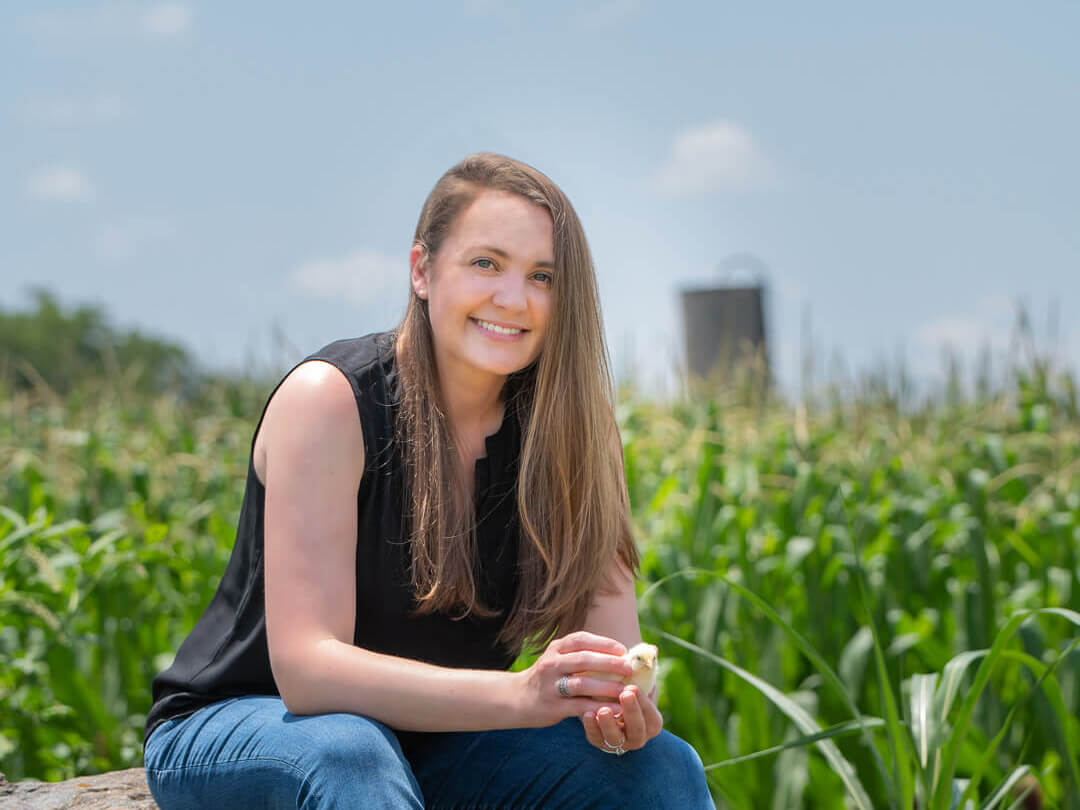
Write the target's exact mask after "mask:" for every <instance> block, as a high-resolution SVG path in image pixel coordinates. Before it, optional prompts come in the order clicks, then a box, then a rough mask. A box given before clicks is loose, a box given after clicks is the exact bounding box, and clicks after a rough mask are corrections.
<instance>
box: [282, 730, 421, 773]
mask: <svg viewBox="0 0 1080 810" xmlns="http://www.w3.org/2000/svg"><path fill="white" fill-rule="evenodd" d="M312 721H314V722H312ZM285 722H286V723H287V724H290V723H296V724H297V725H298V727H299V729H302V733H301V735H299V739H301V740H302V741H303V745H302V748H301V751H299V752H298V754H299V757H298V761H297V765H298V766H299V767H300V768H301V769H303V770H304V771H305V772H307V773H308V774H309V776H314V777H316V778H318V779H320V780H322V781H335V782H340V783H342V784H348V783H353V784H357V783H361V784H362V783H367V782H370V781H372V780H377V779H381V778H384V777H385V776H386V775H388V774H392V773H395V772H401V771H407V770H408V767H409V766H408V763H407V761H406V759H405V756H404V754H402V752H401V746H400V744H399V743H398V740H397V737H396V736H395V735H394V733H393V732H392V731H391V730H390V729H389V728H387V727H386V726H385V725H383V724H382V723H380V722H378V721H377V720H372V719H371V718H368V717H361V716H358V715H355V714H347V713H337V714H323V715H317V716H313V717H294V716H290V717H289V718H288V719H286V721H285Z"/></svg>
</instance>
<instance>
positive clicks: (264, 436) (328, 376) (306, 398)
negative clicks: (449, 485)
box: [255, 359, 364, 483]
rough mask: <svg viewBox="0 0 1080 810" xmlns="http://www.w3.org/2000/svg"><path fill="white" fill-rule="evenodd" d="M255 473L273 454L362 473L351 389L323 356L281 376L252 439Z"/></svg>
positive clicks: (262, 476) (262, 469) (361, 446)
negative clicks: (331, 464)
mask: <svg viewBox="0 0 1080 810" xmlns="http://www.w3.org/2000/svg"><path fill="white" fill-rule="evenodd" d="M255 454H256V472H259V473H260V476H259V477H260V479H261V480H262V481H263V482H264V483H265V481H266V476H265V474H264V472H265V470H266V468H267V466H268V465H269V464H271V463H272V461H273V459H274V458H286V459H297V458H300V457H309V458H310V457H311V456H315V457H317V458H319V459H321V460H322V461H324V462H326V463H333V462H335V461H336V462H337V463H339V464H341V465H344V466H345V467H346V468H351V467H353V466H356V469H355V470H354V472H355V474H356V475H357V476H359V475H360V474H362V472H363V459H364V442H363V432H362V426H361V424H360V414H359V412H358V411H357V407H356V399H355V397H354V395H353V387H352V383H351V382H350V380H349V379H348V378H347V377H346V376H345V374H344V372H343V371H342V370H341V369H340V368H338V367H336V366H335V365H333V364H332V363H330V362H328V361H324V360H318V359H315V360H306V361H304V362H303V363H301V364H300V365H298V366H297V367H296V368H294V369H293V370H292V371H291V372H289V374H288V376H286V377H285V379H284V380H282V382H281V384H280V385H279V386H278V388H277V390H276V391H275V392H274V394H273V396H272V397H271V398H270V402H269V403H268V405H267V407H266V414H265V416H264V417H263V423H262V426H261V428H260V429H259V435H258V437H257V438H256V448H255Z"/></svg>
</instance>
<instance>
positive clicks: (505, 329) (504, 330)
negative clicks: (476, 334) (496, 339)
mask: <svg viewBox="0 0 1080 810" xmlns="http://www.w3.org/2000/svg"><path fill="white" fill-rule="evenodd" d="M472 320H473V322H474V323H475V324H476V325H477V326H479V327H480V328H481V329H486V330H487V331H489V332H493V333H494V334H496V335H520V334H521V333H522V332H527V331H529V330H527V329H518V328H516V327H513V326H499V325H498V324H497V323H492V322H491V321H484V320H481V319H480V318H473V319H472Z"/></svg>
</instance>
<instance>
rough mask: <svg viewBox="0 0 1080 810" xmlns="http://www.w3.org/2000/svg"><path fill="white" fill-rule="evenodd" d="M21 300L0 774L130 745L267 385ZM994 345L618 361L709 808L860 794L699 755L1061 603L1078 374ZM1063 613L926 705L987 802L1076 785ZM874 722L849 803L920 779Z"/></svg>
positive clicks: (651, 570)
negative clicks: (815, 371)
mask: <svg viewBox="0 0 1080 810" xmlns="http://www.w3.org/2000/svg"><path fill="white" fill-rule="evenodd" d="M36 306H37V309H36V311H34V312H30V313H22V314H15V313H0V616H2V620H0V771H3V772H4V773H5V774H6V775H7V777H8V778H9V779H12V780H14V779H21V778H26V777H34V778H40V779H47V780H54V779H60V778H66V777H70V776H73V775H76V774H85V773H91V772H97V771H101V770H106V769H111V768H122V767H130V766H134V765H138V764H140V762H141V742H142V725H143V721H144V718H145V714H146V711H147V710H148V708H149V705H150V681H151V679H152V677H153V676H154V674H155V673H156V672H158V671H159V670H160V669H162V668H163V667H165V666H167V665H168V663H169V662H170V661H171V658H172V655H173V654H174V652H175V650H176V648H177V646H178V645H179V643H180V641H181V640H182V639H183V637H184V636H185V635H186V633H187V632H188V631H189V630H190V628H191V627H192V625H193V624H194V622H195V621H196V620H197V618H198V617H199V616H200V615H201V613H202V610H203V609H204V607H205V606H206V604H207V603H208V602H209V599H210V596H211V594H212V593H213V591H214V589H215V587H216V585H217V582H218V580H219V578H220V576H221V573H222V572H223V570H224V567H225V563H226V560H227V558H228V555H229V552H230V549H231V546H232V542H233V539H234V536H235V523H236V518H237V515H238V512H239V507H240V501H241V496H242V489H243V484H244V470H245V469H246V465H247V461H248V453H249V450H250V441H251V434H252V430H253V428H254V425H255V421H256V420H257V418H258V416H259V413H260V411H261V408H262V405H263V403H264V399H265V397H266V396H267V395H268V394H269V392H270V390H271V388H272V386H273V384H274V383H275V382H276V379H275V378H272V377H268V378H265V379H245V378H239V377H233V378H226V377H223V376H213V375H208V374H206V373H203V372H201V371H199V370H198V369H197V368H196V366H195V364H194V363H193V362H192V360H191V358H190V356H189V355H188V354H187V353H186V352H185V351H184V350H183V349H182V348H180V347H178V346H174V345H171V344H169V343H168V342H166V341H160V340H157V339H153V338H148V337H146V336H143V335H139V334H137V333H130V332H128V333H124V332H121V331H119V330H116V329H114V328H113V327H111V326H110V325H109V324H108V321H107V319H106V318H105V316H104V314H103V312H102V311H101V310H99V309H95V308H87V307H83V308H79V309H76V310H73V311H68V312H65V311H63V310H62V309H61V308H60V307H59V306H58V305H57V303H56V301H55V299H53V298H52V297H51V296H49V295H48V294H47V293H44V292H43V293H41V294H40V295H39V296H38V298H37V299H36ZM1023 326H1024V322H1023V319H1021V322H1020V327H1021V331H1023ZM1029 342H1030V341H1029ZM1007 372H1008V373H1007V374H1006V375H1004V377H1003V378H1002V380H1001V381H1000V382H999V383H997V384H992V383H990V382H989V381H988V380H986V379H983V380H979V379H976V380H975V381H973V383H974V384H972V385H968V384H967V381H965V380H962V379H960V378H959V373H960V372H959V369H958V368H957V367H956V366H955V365H954V366H953V367H952V374H951V376H950V377H949V378H948V379H947V380H946V384H945V386H944V387H943V388H942V389H941V390H940V391H939V392H938V393H937V394H936V395H927V396H924V397H922V398H919V397H915V396H913V395H912V394H911V389H910V381H909V380H907V379H906V378H905V376H904V374H903V373H899V374H896V375H894V376H892V377H888V376H886V375H878V376H877V377H871V378H866V379H863V380H862V381H860V382H859V383H858V384H857V385H851V386H847V387H844V386H840V385H826V386H824V387H823V388H822V389H821V390H820V391H815V392H807V394H806V395H805V396H803V397H802V398H801V399H800V401H798V402H796V403H790V402H786V401H784V400H782V399H781V398H780V397H778V396H777V395H776V394H775V392H770V390H769V388H768V386H764V385H762V384H761V380H760V377H759V376H756V375H755V371H754V368H753V367H752V366H748V367H747V368H746V369H745V372H744V376H743V377H742V378H741V381H740V382H739V383H738V384H736V385H733V386H731V387H728V388H726V389H724V390H722V391H721V390H716V389H707V390H697V389H695V390H692V391H689V392H688V393H686V394H685V395H683V396H679V397H677V398H675V399H673V400H671V401H668V402H662V401H656V400H654V399H651V398H650V397H648V396H646V395H645V394H644V393H643V392H641V391H638V390H636V388H635V385H634V381H633V380H632V379H631V380H626V381H623V383H622V384H621V386H620V402H619V411H618V418H619V423H620V427H621V429H622V435H623V442H624V451H625V462H626V477H627V483H628V487H629V491H630V497H631V503H632V506H633V512H634V520H635V524H636V529H637V536H638V539H639V542H640V545H641V549H642V553H643V571H642V574H643V575H642V581H641V583H640V612H641V621H642V626H643V632H644V636H645V638H646V639H647V640H650V641H654V642H657V643H659V645H660V647H661V660H662V669H661V678H662V685H661V692H660V708H661V710H662V712H663V713H664V716H665V719H666V728H667V729H669V730H670V731H672V732H674V733H676V734H678V735H680V736H682V737H683V738H685V739H686V740H688V741H689V742H690V743H692V744H693V746H694V747H695V748H696V750H697V751H698V752H699V753H700V755H701V757H702V759H703V761H704V762H705V763H706V765H710V766H711V765H717V767H710V769H709V771H708V773H709V777H710V785H711V787H712V789H713V791H714V795H715V797H716V799H717V803H718V806H721V807H732V808H770V807H771V808H777V810H779V809H780V808H843V807H849V806H856V805H855V804H853V803H852V801H853V799H852V796H853V795H854V794H853V793H852V792H851V790H850V789H849V788H848V786H847V785H846V784H845V781H844V780H843V779H842V778H841V775H840V770H838V768H837V767H836V765H835V763H836V760H835V759H827V758H825V757H823V756H822V751H821V748H820V746H817V747H815V746H806V745H802V744H800V745H798V746H795V747H790V748H786V749H783V750H780V751H777V752H775V753H772V754H770V755H767V756H761V757H757V758H753V759H749V760H745V761H741V762H739V763H735V764H720V763H725V762H726V761H727V760H731V759H733V758H736V757H740V756H743V755H746V754H750V753H752V752H755V751H760V750H763V749H768V748H769V747H771V746H778V745H781V744H783V743H785V741H788V742H790V741H792V740H798V738H800V737H802V736H804V735H805V734H806V733H807V732H806V728H805V727H801V726H800V724H799V723H796V722H793V719H792V718H793V716H795V714H796V712H797V711H801V712H804V713H805V714H806V716H807V717H810V718H812V719H813V722H814V723H815V724H817V726H819V727H821V728H829V727H833V726H836V725H838V724H842V723H845V722H847V721H850V720H851V719H852V717H853V713H852V711H851V708H852V706H853V705H854V706H857V707H858V710H859V712H860V713H862V714H865V715H866V716H868V717H871V718H886V719H887V714H888V705H889V702H890V701H892V702H894V703H895V704H896V705H898V706H900V707H901V708H900V710H899V711H900V714H901V718H900V722H901V724H902V726H903V728H904V729H905V732H904V733H905V734H909V732H910V731H911V730H912V729H913V728H915V725H914V722H913V718H912V716H911V708H910V707H917V706H920V705H924V704H919V703H918V702H917V701H916V700H915V699H914V698H913V696H912V691H913V686H914V685H916V684H919V683H920V682H919V681H918V680H916V679H912V676H913V675H917V674H919V673H941V674H945V673H946V669H947V664H948V663H949V661H950V660H951V659H953V658H954V657H955V656H956V655H958V654H960V653H963V652H965V651H970V650H982V649H986V648H989V647H990V646H991V645H992V644H994V642H995V640H997V639H999V634H1000V633H1001V629H1002V628H1003V627H1004V626H1005V625H1006V622H1007V621H1008V619H1009V618H1010V617H1011V616H1013V615H1014V614H1016V613H1017V612H1018V611H1023V610H1030V609H1034V608H1045V607H1060V608H1067V609H1071V610H1073V611H1080V582H1078V576H1080V565H1078V559H1077V549H1078V544H1080V414H1078V408H1077V395H1076V380H1075V379H1074V378H1073V377H1072V376H1070V375H1069V374H1067V373H1064V372H1062V371H1061V370H1059V369H1057V368H1055V367H1054V365H1053V363H1052V362H1051V361H1050V360H1049V359H1048V358H1047V357H1046V356H1044V355H1040V353H1039V352H1038V351H1036V350H1035V347H1034V346H1031V350H1030V351H1028V352H1027V353H1026V354H1025V355H1024V356H1023V357H1022V358H1020V359H1019V360H1018V362H1017V363H1015V364H1014V365H1013V366H1011V367H1010V368H1009V369H1008V370H1007ZM968 392H970V393H968ZM860 578H862V580H863V581H864V582H865V586H866V588H865V592H863V590H862V589H861V588H860ZM740 589H746V591H748V592H749V593H751V594H753V595H755V596H756V597H757V598H758V599H760V600H761V604H755V603H754V601H752V600H751V599H749V598H747V596H746V594H745V593H743V592H740ZM763 606H765V607H767V608H768V611H766V610H765V609H763ZM769 612H771V613H772V614H773V615H768V614H769ZM875 631H876V633H877V634H878V636H879V639H878V640H879V642H880V649H881V651H882V662H881V669H878V668H877V664H876V663H875V660H874V632H875ZM793 633H797V634H798V636H799V637H800V638H801V639H802V643H803V644H804V645H808V646H803V647H800V644H799V643H796V641H795V640H794V637H793ZM1077 634H1078V631H1077V628H1076V627H1074V626H1072V625H1071V624H1070V623H1069V622H1068V621H1064V620H1062V619H1061V618H1060V617H1056V616H1039V617H1035V618H1033V619H1032V620H1030V621H1028V622H1025V623H1024V624H1022V625H1020V626H1019V629H1018V631H1017V632H1016V634H1015V635H1010V636H1009V638H1008V639H1007V640H1006V639H1005V638H1004V637H1001V642H1002V648H1003V652H1002V654H1001V655H1000V656H998V657H997V658H996V659H995V665H994V666H993V668H992V671H990V672H989V674H988V677H987V683H986V686H985V689H983V690H982V691H981V692H979V693H978V694H972V695H971V696H972V703H973V715H972V722H971V725H970V726H969V727H967V728H961V729H960V730H959V731H957V732H956V734H954V735H953V737H955V738H956V739H953V738H952V737H950V729H951V728H952V727H953V726H954V725H955V726H961V725H962V724H960V723H957V722H956V721H957V717H958V712H959V711H960V710H961V709H962V707H961V706H960V703H961V702H962V701H963V700H964V698H965V697H966V696H968V695H969V690H970V689H972V686H971V684H972V682H973V680H977V679H976V678H975V677H974V673H975V668H976V666H977V665H973V666H972V667H971V668H970V669H969V670H967V671H965V672H963V673H962V677H961V678H960V680H959V681H958V683H960V684H962V685H961V686H960V687H958V689H959V699H958V701H957V703H956V705H955V706H954V707H953V708H952V709H951V710H949V709H946V710H944V711H943V712H942V713H941V716H940V717H939V718H938V725H937V726H936V728H937V729H938V733H939V737H940V739H939V742H940V741H941V740H944V741H945V742H944V743H942V744H943V745H944V744H945V743H949V744H953V743H954V750H955V753H956V755H957V775H958V776H961V777H965V778H966V777H968V776H970V775H971V774H972V773H973V772H976V771H979V770H980V769H981V771H982V776H983V781H982V783H981V784H980V785H979V786H977V787H974V788H973V793H974V794H975V795H977V796H979V797H980V801H979V804H978V805H977V806H980V807H982V806H986V807H990V806H995V805H991V804H990V803H989V802H988V797H990V794H991V792H992V790H993V787H994V786H995V785H1001V784H1003V783H1004V782H1005V780H1007V779H1009V778H1010V776H1012V781H1013V783H1015V784H1016V785H1020V786H1025V785H1026V789H1027V790H1028V791H1029V794H1028V799H1026V800H1025V801H1031V800H1032V798H1031V797H1032V796H1033V795H1038V796H1039V797H1041V798H1040V800H1041V801H1043V802H1044V805H1043V806H1050V807H1053V806H1057V807H1072V808H1075V807H1077V804H1076V793H1077V792H1078V788H1080V785H1078V783H1077V780H1076V752H1077V751H1078V750H1080V727H1078V723H1077V720H1076V715H1077V710H1078V708H1080V655H1078V653H1077V652H1076V651H1075V649H1074V647H1073V646H1072V645H1073V643H1074V639H1075V637H1076V636H1077ZM675 639H677V640H679V641H682V642H685V644H684V645H683V644H678V643H675V641H674V640H675ZM807 649H812V651H813V652H815V653H816V655H817V656H820V659H821V660H823V661H825V662H827V664H828V666H829V667H831V668H832V670H833V671H835V673H836V676H837V681H836V682H833V681H832V680H830V678H829V677H828V676H827V674H825V675H823V673H822V671H821V668H820V667H819V666H817V665H816V664H815V663H814V660H813V658H812V657H811V656H809V655H808V654H807ZM705 653H708V655H707V654H705ZM710 655H712V656H716V657H719V658H721V659H722V660H723V661H724V662H726V663H727V664H730V665H733V666H734V667H736V668H739V669H741V670H742V671H744V672H747V673H751V674H752V675H753V676H754V677H756V678H758V679H761V681H763V682H764V683H765V684H767V685H771V687H772V688H775V690H776V692H777V694H778V695H779V696H780V697H779V698H776V697H773V698H770V697H767V696H765V695H764V694H763V692H762V689H761V688H758V687H756V686H754V684H753V683H752V682H751V681H750V680H748V679H747V678H746V677H743V676H742V675H739V674H738V673H737V672H736V671H735V670H734V669H732V668H731V667H729V666H721V665H719V664H718V663H717V661H716V660H714V659H713V658H710ZM1048 668H1051V669H1050V670H1049V671H1048ZM1040 678H1041V679H1042V680H1041V681H1040ZM976 697H977V698H978V699H977V702H976V700H975V698H976ZM784 701H787V703H785V702H784ZM788 704H790V705H788ZM792 706H794V707H795V708H792ZM939 708H940V707H939ZM1002 729H1004V732H1003V733H1001V734H1000V737H999V738H998V739H997V740H996V742H995V737H997V736H998V735H999V732H1001V730H1002ZM909 737H910V734H909ZM868 740H869V741H868ZM898 740H900V737H899V736H897V735H896V734H894V733H888V732H885V731H882V730H881V729H880V726H875V728H873V729H871V730H869V731H868V732H867V734H866V735H865V736H863V735H858V734H855V735H850V734H845V735H838V736H836V737H835V738H834V739H833V740H832V741H830V745H835V748H836V751H837V752H838V753H837V756H841V757H842V758H843V760H845V761H846V762H848V763H850V765H851V767H852V768H853V770H854V773H856V774H857V776H858V780H859V781H860V784H861V786H862V788H863V789H864V790H865V792H866V794H867V795H868V796H869V799H870V801H871V803H872V806H873V807H886V806H899V805H898V798H897V797H905V796H906V795H907V794H906V793H905V792H904V789H903V788H902V786H901V782H903V781H904V779H902V778H901V777H902V773H901V772H902V771H905V769H907V770H910V771H911V772H912V773H913V774H915V775H914V776H913V777H912V778H913V779H915V780H916V781H917V780H918V779H920V778H921V777H920V773H921V770H920V767H919V764H918V763H917V762H915V763H912V762H910V761H909V760H910V759H911V757H912V756H914V757H915V759H916V760H917V759H918V752H919V750H920V749H919V743H918V740H915V739H914V738H911V742H909V743H902V745H903V746H904V747H905V748H904V751H901V752H899V753H898V752H897V751H896V748H895V746H896V745H897V743H898ZM942 750H944V749H942ZM987 752H989V754H987ZM984 760H985V761H984ZM905 762H906V763H907V764H906V765H905V764H904V763H905ZM882 763H884V767H883V766H882ZM1022 766H1027V770H1026V771H1024V772H1023V773H1021V774H1020V776H1022V777H1024V779H1023V780H1021V779H1020V777H1017V776H1015V774H1017V773H1018V771H1017V769H1018V768H1021V767H1022ZM1031 780H1034V783H1037V785H1036V784H1034V783H1033V782H1032V781H1031ZM959 785H960V786H961V788H962V786H963V783H962V782H961V783H959ZM1005 787H1007V788H1010V789H1011V783H1010V784H1005ZM919 795H921V796H923V797H924V798H923V801H924V802H925V801H926V798H925V797H926V796H927V795H929V794H925V793H923V794H919ZM1003 795H1004V794H1003ZM1009 795H1011V793H1010V794H1009ZM920 806H925V804H921V805H920ZM946 806H948V805H946ZM973 806H975V805H973ZM1002 806H1009V805H1008V804H1003V805H1002ZM1017 806H1023V805H1017ZM1027 806H1037V805H1033V804H1032V805H1027Z"/></svg>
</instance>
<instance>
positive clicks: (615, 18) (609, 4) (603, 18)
mask: <svg viewBox="0 0 1080 810" xmlns="http://www.w3.org/2000/svg"><path fill="white" fill-rule="evenodd" d="M641 8H642V3H641V0H600V2H594V3H583V4H581V5H580V6H579V7H578V8H577V9H576V10H575V11H574V13H573V14H572V16H571V21H572V23H573V24H574V25H579V26H581V27H583V28H610V27H611V26H613V25H618V24H619V23H621V22H622V21H623V20H626V19H628V18H630V17H632V16H634V15H635V14H637V13H638V12H639V11H641Z"/></svg>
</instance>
